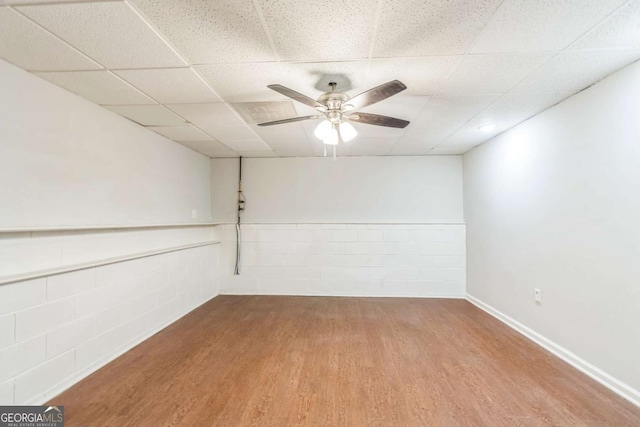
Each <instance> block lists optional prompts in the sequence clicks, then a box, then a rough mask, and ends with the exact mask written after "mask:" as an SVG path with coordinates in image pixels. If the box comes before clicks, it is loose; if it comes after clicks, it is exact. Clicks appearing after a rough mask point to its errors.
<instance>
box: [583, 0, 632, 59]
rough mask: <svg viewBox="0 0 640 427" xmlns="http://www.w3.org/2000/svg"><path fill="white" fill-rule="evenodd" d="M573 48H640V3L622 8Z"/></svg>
mask: <svg viewBox="0 0 640 427" xmlns="http://www.w3.org/2000/svg"><path fill="white" fill-rule="evenodd" d="M571 48H572V49H625V48H627V49H635V48H640V1H638V0H635V1H632V2H630V3H629V4H627V5H625V6H624V7H622V8H621V9H620V10H618V11H617V12H616V13H615V14H614V15H613V16H612V17H610V18H609V19H607V20H606V21H605V22H604V23H602V25H600V26H598V27H596V28H595V29H593V30H592V31H591V32H589V33H588V34H587V35H585V36H584V37H583V38H581V39H580V40H578V41H577V42H576V43H575V44H574V45H572V46H571Z"/></svg>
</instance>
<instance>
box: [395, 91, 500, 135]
mask: <svg viewBox="0 0 640 427" xmlns="http://www.w3.org/2000/svg"><path fill="white" fill-rule="evenodd" d="M498 97H499V95H473V96H434V97H432V98H430V99H429V100H428V101H427V103H426V104H425V106H424V108H423V109H422V111H421V112H420V114H419V115H418V116H417V117H416V118H415V119H414V120H412V121H411V124H410V125H409V126H407V128H406V131H405V135H406V136H417V137H426V136H437V137H439V136H442V135H443V134H444V135H448V134H450V133H451V132H454V131H455V130H456V129H458V128H460V127H461V126H463V125H464V124H465V123H466V122H468V121H469V120H470V119H471V118H473V117H474V116H476V115H477V114H479V113H480V112H482V110H484V109H485V108H487V107H488V106H489V105H491V103H493V102H494V101H495V100H496V99H498Z"/></svg>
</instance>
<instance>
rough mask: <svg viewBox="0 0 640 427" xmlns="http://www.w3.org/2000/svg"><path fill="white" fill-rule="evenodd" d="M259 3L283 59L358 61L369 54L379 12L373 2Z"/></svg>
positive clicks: (294, 0) (261, 0)
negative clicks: (376, 15)
mask: <svg viewBox="0 0 640 427" xmlns="http://www.w3.org/2000/svg"><path fill="white" fill-rule="evenodd" d="M258 3H259V5H260V8H261V10H262V14H263V16H264V19H265V22H266V24H267V29H268V31H269V33H270V34H271V36H272V37H273V41H274V44H275V47H276V51H277V52H278V54H279V56H280V57H281V59H283V60H310V59H311V60H336V59H357V58H366V57H367V56H368V55H369V48H370V45H371V38H372V36H373V29H374V22H375V13H376V7H375V4H374V5H372V2H371V1H370V0H350V1H348V2H345V1H343V0H305V1H300V0H284V1H277V2H276V1H269V0H259V1H258ZM313 29H316V30H313Z"/></svg>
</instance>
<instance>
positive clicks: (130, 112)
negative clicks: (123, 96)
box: [106, 105, 185, 126]
mask: <svg viewBox="0 0 640 427" xmlns="http://www.w3.org/2000/svg"><path fill="white" fill-rule="evenodd" d="M106 107H107V108H108V109H109V110H111V111H113V112H115V113H118V114H120V115H122V116H124V117H126V118H128V119H130V120H133V121H134V122H136V123H139V124H141V125H143V126H184V124H185V123H184V120H183V119H182V118H181V117H179V116H177V115H176V114H174V113H172V112H171V111H169V110H167V109H166V108H165V107H163V106H162V105H113V106H106Z"/></svg>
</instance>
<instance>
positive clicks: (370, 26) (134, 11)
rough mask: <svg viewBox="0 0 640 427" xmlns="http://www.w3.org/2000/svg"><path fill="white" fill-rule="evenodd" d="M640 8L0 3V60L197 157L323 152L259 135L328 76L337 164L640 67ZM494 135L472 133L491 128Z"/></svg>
mask: <svg viewBox="0 0 640 427" xmlns="http://www.w3.org/2000/svg"><path fill="white" fill-rule="evenodd" d="M639 28H640V0H632V1H627V0H554V1H533V0H456V1H450V0H384V1H382V0H377V1H375V0H350V1H348V2H345V1H342V0H323V1H320V0H309V1H306V0H305V1H300V0H280V1H274V0H215V1H210V0H127V1H60V0H58V1H47V0H35V1H31V0H0V57H1V58H3V59H5V60H7V61H9V62H12V63H14V64H16V65H17V66H19V67H22V68H24V69H26V70H28V71H31V72H33V73H35V74H36V75H38V76H40V77H42V78H44V79H47V80H49V81H51V82H52V83H54V84H56V85H59V86H61V87H63V88H65V89H67V90H69V91H71V92H74V93H76V94H78V95H80V96H82V97H84V98H86V99H88V100H90V101H92V102H95V103H97V104H100V105H103V106H104V107H105V108H107V109H109V110H111V111H113V112H114V113H117V114H120V115H122V116H124V117H126V118H128V119H130V120H132V121H134V122H136V123H139V124H140V125H141V126H145V127H148V129H150V130H152V131H154V132H157V133H158V134H161V135H163V136H166V137H167V138H170V139H172V140H174V141H176V142H178V143H180V144H183V145H185V146H188V147H190V148H192V149H194V150H196V151H198V152H201V153H203V154H205V155H207V156H209V157H237V156H240V155H243V156H249V157H260V156H320V155H323V147H322V143H321V142H320V141H318V140H317V139H316V138H315V137H314V136H313V129H314V127H315V125H316V122H298V123H291V124H287V125H281V126H274V127H258V126H256V124H255V123H256V121H257V120H259V118H260V117H266V118H267V119H268V120H275V119H279V118H285V117H283V116H288V115H291V114H299V115H306V114H309V112H310V111H311V112H313V110H310V109H309V108H308V107H306V106H304V105H300V104H296V103H293V102H292V101H290V100H288V99H287V98H285V97H284V96H282V95H280V94H278V93H276V92H273V91H271V90H269V89H268V88H267V85H268V84H273V83H279V84H283V85H285V86H288V87H290V88H292V89H294V90H296V91H299V92H302V93H304V94H306V95H309V96H312V97H314V98H315V97H317V96H318V95H320V94H321V93H322V92H324V91H325V90H324V88H325V86H324V85H325V84H326V83H327V82H328V81H329V80H331V79H336V81H338V82H339V86H341V87H339V89H342V90H344V91H346V92H348V93H349V94H351V95H352V96H353V95H356V94H358V93H360V92H362V91H364V90H367V89H369V88H370V87H373V86H376V85H378V84H381V83H384V82H386V81H389V80H393V79H399V80H401V81H402V82H404V83H405V84H406V85H407V86H408V89H407V90H406V91H404V92H402V93H401V94H399V95H396V96H394V97H392V98H389V99H387V100H385V101H383V102H381V103H379V104H376V105H373V106H370V107H368V108H366V109H365V110H363V111H368V112H371V113H376V114H384V115H389V116H395V117H398V118H402V119H405V120H410V121H411V124H410V125H409V126H408V127H407V128H405V129H391V128H382V127H376V126H367V125H361V124H357V123H356V124H354V126H355V127H356V128H357V130H358V137H357V138H356V139H355V140H353V141H352V142H351V143H346V144H344V145H343V146H341V147H340V148H339V154H340V155H425V154H434V155H435V154H461V153H464V152H466V151H468V150H470V149H471V148H473V147H475V146H477V145H479V144H481V143H482V142H484V141H486V140H488V139H490V138H491V137H493V136H495V135H496V134H498V133H500V132H503V131H505V130H506V129H509V128H510V127H513V126H514V125H516V124H518V123H520V122H522V121H524V120H526V119H528V118H530V117H531V116H533V115H535V114H537V113H539V112H540V111H543V110H545V109H546V108H549V107H550V106H552V105H555V104H556V103H558V102H559V101H561V100H563V99H565V98H567V97H569V96H571V95H572V94H574V93H576V92H578V91H580V90H583V89H584V88H586V87H588V86H590V85H591V84H593V83H595V82H597V81H598V80H600V79H602V78H603V77H605V76H607V75H608V74H610V73H612V72H614V71H616V70H618V69H620V68H622V67H624V66H625V65H628V64H630V63H631V62H634V61H636V60H638V59H639V58H640V30H639ZM486 125H489V126H488V127H490V128H491V129H490V130H484V131H481V130H480V129H479V128H481V127H487V126H486Z"/></svg>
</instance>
